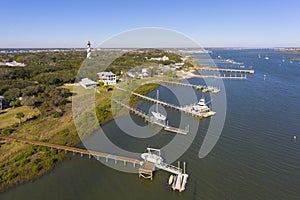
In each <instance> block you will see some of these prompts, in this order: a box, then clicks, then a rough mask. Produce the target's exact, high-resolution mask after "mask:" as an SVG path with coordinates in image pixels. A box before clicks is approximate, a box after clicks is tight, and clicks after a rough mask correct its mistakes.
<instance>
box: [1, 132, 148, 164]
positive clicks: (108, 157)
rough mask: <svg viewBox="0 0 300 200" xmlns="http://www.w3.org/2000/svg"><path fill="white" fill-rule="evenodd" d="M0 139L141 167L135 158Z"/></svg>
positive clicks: (22, 140)
mask: <svg viewBox="0 0 300 200" xmlns="http://www.w3.org/2000/svg"><path fill="white" fill-rule="evenodd" d="M0 139H3V140H10V141H16V142H23V143H26V144H31V145H37V146H43V147H48V148H51V149H52V148H53V149H57V150H62V151H65V152H66V153H67V152H72V153H73V154H75V153H78V154H80V155H81V156H83V155H88V156H89V158H91V156H94V157H95V158H97V160H99V159H100V158H105V160H106V162H108V160H114V161H115V163H116V162H117V161H121V162H123V163H124V165H126V164H127V163H131V164H132V165H133V167H135V166H136V165H142V163H143V162H142V161H141V160H139V159H135V158H129V157H124V156H118V155H112V154H109V153H103V152H98V151H90V150H86V149H81V148H76V147H70V146H64V145H59V144H52V143H46V142H40V141H33V140H28V139H24V138H17V137H12V136H4V135H0Z"/></svg>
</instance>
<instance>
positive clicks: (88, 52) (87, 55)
mask: <svg viewBox="0 0 300 200" xmlns="http://www.w3.org/2000/svg"><path fill="white" fill-rule="evenodd" d="M86 52H87V54H86V58H91V53H92V50H91V42H90V41H88V43H87V50H86Z"/></svg>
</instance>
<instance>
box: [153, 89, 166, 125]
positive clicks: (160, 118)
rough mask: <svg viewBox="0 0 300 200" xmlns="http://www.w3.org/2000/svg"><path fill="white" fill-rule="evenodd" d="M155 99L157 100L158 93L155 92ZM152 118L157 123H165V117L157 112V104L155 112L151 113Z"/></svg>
mask: <svg viewBox="0 0 300 200" xmlns="http://www.w3.org/2000/svg"><path fill="white" fill-rule="evenodd" d="M156 99H157V100H159V91H158V90H157V93H156ZM151 113H152V115H153V117H154V118H155V119H156V120H158V121H166V119H167V116H165V115H163V114H161V113H160V112H158V102H157V103H156V110H155V111H152V112H151Z"/></svg>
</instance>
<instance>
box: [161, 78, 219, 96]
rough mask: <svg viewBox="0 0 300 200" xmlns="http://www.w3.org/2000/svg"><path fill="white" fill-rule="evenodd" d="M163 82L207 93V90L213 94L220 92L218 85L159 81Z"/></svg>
mask: <svg viewBox="0 0 300 200" xmlns="http://www.w3.org/2000/svg"><path fill="white" fill-rule="evenodd" d="M159 82H161V83H166V84H170V85H178V86H182V87H192V88H195V89H196V90H201V92H203V93H205V92H211V93H212V94H217V93H219V92H220V89H219V88H217V87H213V86H207V85H195V84H191V83H181V82H173V81H163V80H162V81H159Z"/></svg>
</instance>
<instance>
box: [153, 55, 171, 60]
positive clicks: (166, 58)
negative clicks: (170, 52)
mask: <svg viewBox="0 0 300 200" xmlns="http://www.w3.org/2000/svg"><path fill="white" fill-rule="evenodd" d="M150 60H156V61H168V60H169V57H168V56H163V57H161V58H150Z"/></svg>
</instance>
